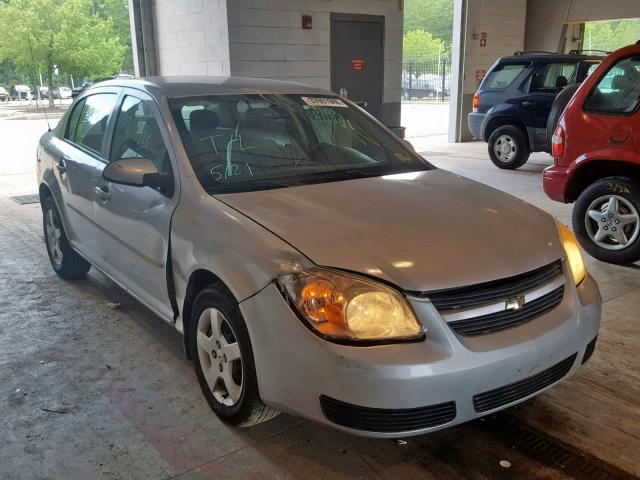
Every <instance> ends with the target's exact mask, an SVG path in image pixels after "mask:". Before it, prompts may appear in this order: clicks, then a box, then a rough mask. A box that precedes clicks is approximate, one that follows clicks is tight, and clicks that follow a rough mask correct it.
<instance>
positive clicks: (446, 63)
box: [401, 0, 453, 144]
mask: <svg viewBox="0 0 640 480" xmlns="http://www.w3.org/2000/svg"><path fill="white" fill-rule="evenodd" d="M452 38H453V0H407V1H406V2H405V10H404V36H403V59H402V83H401V88H402V124H403V126H405V127H406V129H407V131H406V136H407V139H409V140H413V142H419V143H421V144H422V143H424V142H429V143H431V142H436V143H440V142H441V143H445V142H446V141H447V134H448V126H449V125H448V124H449V99H450V91H451V90H450V81H451V51H452Z"/></svg>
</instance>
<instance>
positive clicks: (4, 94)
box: [0, 87, 9, 102]
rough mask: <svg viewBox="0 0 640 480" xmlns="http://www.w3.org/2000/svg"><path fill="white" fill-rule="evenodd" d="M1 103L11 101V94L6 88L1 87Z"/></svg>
mask: <svg viewBox="0 0 640 480" xmlns="http://www.w3.org/2000/svg"><path fill="white" fill-rule="evenodd" d="M0 101H3V102H8V101H9V92H7V90H6V89H5V88H4V87H0Z"/></svg>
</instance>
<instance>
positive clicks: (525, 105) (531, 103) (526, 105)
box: [522, 101, 533, 107]
mask: <svg viewBox="0 0 640 480" xmlns="http://www.w3.org/2000/svg"><path fill="white" fill-rule="evenodd" d="M531 105H533V102H527V101H524V102H522V106H523V107H530V106H531Z"/></svg>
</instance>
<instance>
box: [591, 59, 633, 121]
mask: <svg viewBox="0 0 640 480" xmlns="http://www.w3.org/2000/svg"><path fill="white" fill-rule="evenodd" d="M639 103H640V56H637V55H636V56H632V57H626V58H621V59H620V60H619V61H618V62H616V63H615V64H613V65H612V66H611V67H610V68H609V70H607V72H606V73H605V74H604V75H603V76H602V78H601V79H600V80H599V81H598V83H597V84H596V86H595V87H594V88H593V90H592V91H591V92H590V93H589V96H588V97H587V100H586V101H585V102H584V110H585V111H589V112H595V113H608V114H622V115H624V114H629V113H632V112H634V111H635V110H636V108H637V107H638V104H639Z"/></svg>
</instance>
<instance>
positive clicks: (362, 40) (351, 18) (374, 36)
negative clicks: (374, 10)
mask: <svg viewBox="0 0 640 480" xmlns="http://www.w3.org/2000/svg"><path fill="white" fill-rule="evenodd" d="M383 82H384V17H378V16H374V15H346V14H332V15H331V90H333V91H334V92H337V93H340V94H343V95H346V96H347V97H348V98H349V99H350V100H351V101H353V102H355V103H357V104H358V105H360V106H361V107H363V108H364V109H365V110H367V111H368V112H369V113H370V114H372V115H373V116H374V117H376V118H378V119H382V102H383V98H382V97H383V87H384V85H383Z"/></svg>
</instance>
